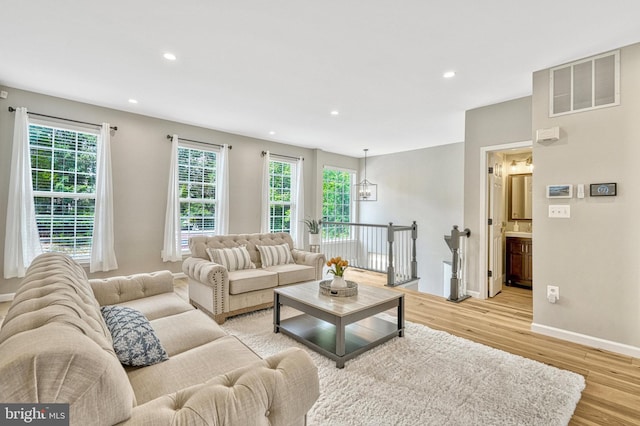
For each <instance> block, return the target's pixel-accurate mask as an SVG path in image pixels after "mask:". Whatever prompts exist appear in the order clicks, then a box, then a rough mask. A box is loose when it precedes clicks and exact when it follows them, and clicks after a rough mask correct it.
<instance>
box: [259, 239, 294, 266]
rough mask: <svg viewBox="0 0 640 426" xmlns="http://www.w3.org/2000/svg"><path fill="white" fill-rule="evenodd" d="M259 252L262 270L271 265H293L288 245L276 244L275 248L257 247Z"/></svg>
mask: <svg viewBox="0 0 640 426" xmlns="http://www.w3.org/2000/svg"><path fill="white" fill-rule="evenodd" d="M257 248H258V251H259V252H260V263H262V267H263V268H268V267H269V266H273V265H286V264H288V263H293V256H291V248H290V247H289V245H288V244H278V245H275V246H257Z"/></svg>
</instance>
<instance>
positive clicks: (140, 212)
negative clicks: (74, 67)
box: [0, 87, 357, 294]
mask: <svg viewBox="0 0 640 426" xmlns="http://www.w3.org/2000/svg"><path fill="white" fill-rule="evenodd" d="M2 90H7V91H8V92H9V98H8V99H6V100H0V260H1V261H0V265H2V268H4V260H3V259H4V238H5V226H4V224H5V222H6V211H7V194H8V185H9V173H10V161H11V144H12V139H13V122H14V114H13V113H10V112H8V111H7V107H8V106H10V105H11V106H14V107H19V106H25V107H27V108H28V110H29V111H32V112H38V113H42V114H49V115H55V116H59V117H65V118H72V119H76V120H81V121H88V122H94V123H101V122H103V121H106V122H109V123H111V124H112V125H117V126H118V131H117V132H116V133H115V134H114V135H113V136H112V140H111V142H112V143H111V150H112V166H113V176H114V177H113V192H114V216H115V224H114V225H115V241H116V247H115V250H116V256H117V258H118V264H119V269H118V270H116V271H111V272H109V273H101V274H92V277H94V276H95V277H99V276H112V275H121V274H131V273H136V272H144V271H154V270H160V269H169V270H171V271H172V272H180V271H181V265H180V263H179V262H178V263H163V262H162V260H161V258H160V250H161V249H162V241H163V230H164V215H165V206H166V190H167V180H168V169H169V159H170V143H169V142H168V140H167V139H166V135H167V134H173V133H177V134H178V135H181V136H182V137H185V138H189V139H195V140H202V141H208V142H213V143H218V144H223V143H228V144H231V145H233V149H232V150H231V151H230V154H229V174H230V225H229V232H231V233H238V232H259V231H260V205H259V200H260V190H261V184H260V182H261V177H260V176H261V173H262V157H261V155H260V153H261V151H262V150H267V149H268V150H270V151H272V152H275V153H278V154H285V155H293V156H300V155H302V156H304V157H305V192H306V197H305V210H306V211H308V212H311V211H312V210H313V208H314V207H315V206H314V200H315V199H316V193H315V188H316V187H317V185H316V173H315V164H316V154H317V152H316V151H315V150H311V149H306V148H300V147H295V146H291V145H284V144H278V143H274V142H268V141H265V140H260V139H253V138H248V137H244V136H238V135H232V134H229V133H224V132H218V131H215V130H209V129H204V128H200V127H194V126H189V125H186V124H180V123H175V122H171V121H166V120H160V119H155V118H150V117H146V116H142V115H136V114H130V113H127V112H123V111H117V110H113V109H107V108H101V107H97V106H93V105H88V104H83V103H79V102H73V101H69V100H64V99H60V98H55V97H50V96H45V95H41V94H37V93H32V92H27V91H22V90H18V89H13V88H7V87H2ZM336 157H337V158H339V157H340V156H336ZM351 161H355V162H357V159H351ZM3 276H4V271H3V273H2V274H0V294H7V293H12V292H14V291H15V290H16V288H17V286H18V284H19V282H20V280H19V279H10V280H5V279H4V278H3Z"/></svg>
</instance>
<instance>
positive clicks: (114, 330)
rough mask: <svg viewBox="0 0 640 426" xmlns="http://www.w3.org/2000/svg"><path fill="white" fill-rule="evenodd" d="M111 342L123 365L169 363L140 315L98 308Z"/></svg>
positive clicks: (111, 307) (116, 308) (113, 307)
mask: <svg viewBox="0 0 640 426" xmlns="http://www.w3.org/2000/svg"><path fill="white" fill-rule="evenodd" d="M100 311H101V312H102V316H103V317H104V321H105V322H106V323H107V328H109V331H110V332H111V337H112V338H113V349H114V350H115V352H116V355H118V359H119V360H120V362H121V363H122V364H123V365H130V366H132V367H143V366H147V365H153V364H157V363H159V362H162V361H166V360H168V359H169V356H168V355H167V351H165V350H164V348H163V347H162V345H161V344H160V340H159V339H158V336H156V332H155V331H154V330H153V327H152V326H151V324H150V323H149V320H147V318H146V317H145V316H144V315H143V314H142V312H140V311H137V310H135V309H132V308H129V307H126V306H117V305H109V306H103V307H101V308H100Z"/></svg>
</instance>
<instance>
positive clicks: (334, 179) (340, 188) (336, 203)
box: [322, 167, 356, 238]
mask: <svg viewBox="0 0 640 426" xmlns="http://www.w3.org/2000/svg"><path fill="white" fill-rule="evenodd" d="M355 176H356V174H355V172H354V171H348V170H341V169H334V168H329V167H325V168H324V170H323V171H322V219H323V220H324V221H327V222H353V212H354V209H353V203H352V199H351V188H352V186H353V184H354V182H355V178H356V177H355ZM322 232H323V235H322V237H323V238H348V237H349V227H348V226H344V227H331V228H329V229H328V230H327V229H324V230H323V231H322ZM327 232H329V233H330V235H326V234H327Z"/></svg>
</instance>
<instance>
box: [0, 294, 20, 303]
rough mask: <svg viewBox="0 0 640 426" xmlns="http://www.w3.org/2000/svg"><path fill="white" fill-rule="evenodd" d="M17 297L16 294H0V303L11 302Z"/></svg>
mask: <svg viewBox="0 0 640 426" xmlns="http://www.w3.org/2000/svg"><path fill="white" fill-rule="evenodd" d="M14 297H16V294H15V293H6V294H0V302H11V301H12V300H13V298H14Z"/></svg>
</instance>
